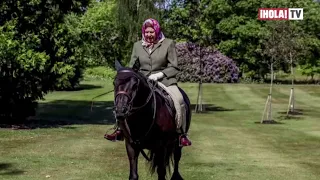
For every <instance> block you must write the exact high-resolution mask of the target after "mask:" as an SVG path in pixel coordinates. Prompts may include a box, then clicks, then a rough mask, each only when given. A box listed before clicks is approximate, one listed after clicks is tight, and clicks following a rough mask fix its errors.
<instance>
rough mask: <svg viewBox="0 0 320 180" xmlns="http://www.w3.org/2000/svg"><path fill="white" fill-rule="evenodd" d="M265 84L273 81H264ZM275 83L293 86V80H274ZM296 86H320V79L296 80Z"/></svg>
mask: <svg viewBox="0 0 320 180" xmlns="http://www.w3.org/2000/svg"><path fill="white" fill-rule="evenodd" d="M264 82H265V83H268V84H269V83H271V79H266V80H265V81H264ZM273 83H274V84H287V85H288V84H292V80H291V79H275V80H273ZM294 83H295V84H301V85H303V84H316V85H319V84H320V79H313V80H311V79H309V80H308V79H305V80H295V81H294Z"/></svg>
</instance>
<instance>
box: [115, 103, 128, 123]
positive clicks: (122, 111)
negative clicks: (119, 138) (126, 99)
mask: <svg viewBox="0 0 320 180" xmlns="http://www.w3.org/2000/svg"><path fill="white" fill-rule="evenodd" d="M114 114H115V117H116V118H117V119H118V120H123V119H125V118H126V117H127V116H128V114H129V109H128V108H127V107H125V106H124V107H121V108H117V107H116V109H115V111H114Z"/></svg>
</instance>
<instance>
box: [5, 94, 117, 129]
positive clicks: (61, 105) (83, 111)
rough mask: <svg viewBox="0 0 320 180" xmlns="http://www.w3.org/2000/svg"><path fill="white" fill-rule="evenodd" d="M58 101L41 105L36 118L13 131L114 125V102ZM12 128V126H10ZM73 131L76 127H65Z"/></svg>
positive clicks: (30, 119)
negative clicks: (77, 125) (78, 125)
mask: <svg viewBox="0 0 320 180" xmlns="http://www.w3.org/2000/svg"><path fill="white" fill-rule="evenodd" d="M91 105H92V101H75V100H56V101H51V102H46V103H39V105H38V108H37V113H36V116H34V117H32V118H29V119H28V120H27V121H26V122H25V123H24V124H23V126H18V127H16V128H14V127H12V128H13V129H35V128H57V127H63V126H66V125H76V124H80V125H83V124H99V125H113V124H114V123H115V119H114V116H113V112H112V110H113V109H112V107H113V102H111V101H94V102H93V106H92V111H91ZM10 128H11V126H10ZM63 128H68V129H73V128H74V127H63Z"/></svg>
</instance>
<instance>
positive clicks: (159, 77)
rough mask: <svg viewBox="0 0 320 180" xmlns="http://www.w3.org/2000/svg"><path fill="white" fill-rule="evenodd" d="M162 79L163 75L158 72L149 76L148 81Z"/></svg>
mask: <svg viewBox="0 0 320 180" xmlns="http://www.w3.org/2000/svg"><path fill="white" fill-rule="evenodd" d="M163 77H164V74H163V73H162V72H158V73H156V74H151V75H150V76H149V79H152V80H154V81H157V80H158V79H161V78H163Z"/></svg>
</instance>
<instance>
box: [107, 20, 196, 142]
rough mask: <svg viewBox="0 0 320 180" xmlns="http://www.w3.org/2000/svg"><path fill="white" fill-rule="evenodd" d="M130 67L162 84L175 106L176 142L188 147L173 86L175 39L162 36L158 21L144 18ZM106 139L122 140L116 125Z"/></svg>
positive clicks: (183, 110) (176, 69)
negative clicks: (178, 135)
mask: <svg viewBox="0 0 320 180" xmlns="http://www.w3.org/2000/svg"><path fill="white" fill-rule="evenodd" d="M130 67H131V68H137V69H139V71H140V72H141V73H143V74H144V75H145V76H147V77H148V78H149V79H152V80H155V81H158V82H160V83H162V84H163V85H165V86H166V87H167V88H166V89H167V91H169V94H170V95H171V97H172V99H173V102H174V105H175V108H176V119H177V122H176V125H177V132H178V133H179V134H180V138H179V140H180V145H181V146H190V145H191V141H190V140H189V139H188V137H187V134H186V108H185V103H184V99H183V96H182V94H181V92H180V91H179V88H178V85H177V79H176V75H177V74H178V72H179V70H180V69H179V67H178V57H177V54H176V49H175V42H174V41H173V40H171V39H168V38H165V36H164V34H163V33H162V31H161V28H160V25H159V23H158V22H157V21H156V20H155V19H151V18H150V19H147V20H146V21H145V22H144V23H143V26H142V40H141V41H138V42H136V43H135V44H134V46H133V50H132V55H131V60H130ZM105 138H106V139H108V140H110V141H116V140H123V133H122V131H121V130H120V128H118V129H117V130H116V131H115V132H114V133H112V134H111V135H107V134H106V135H105Z"/></svg>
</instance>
